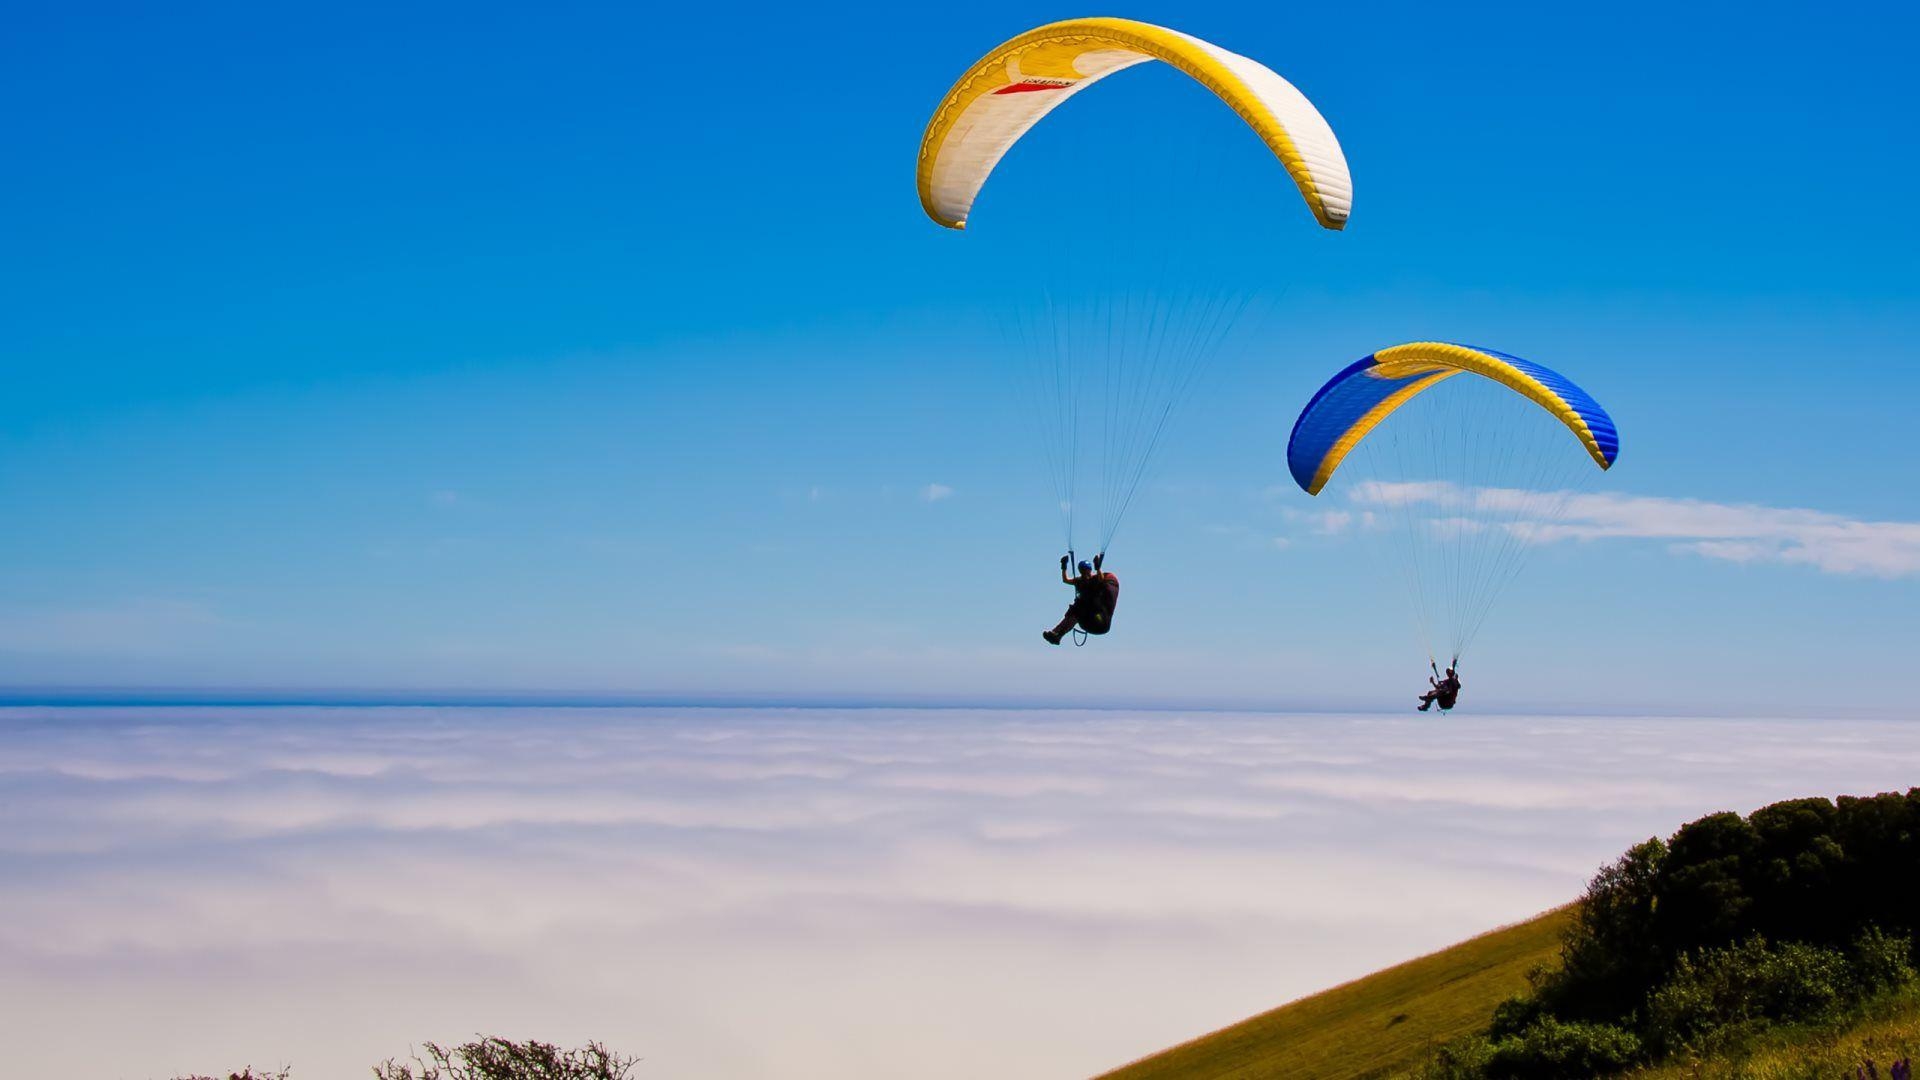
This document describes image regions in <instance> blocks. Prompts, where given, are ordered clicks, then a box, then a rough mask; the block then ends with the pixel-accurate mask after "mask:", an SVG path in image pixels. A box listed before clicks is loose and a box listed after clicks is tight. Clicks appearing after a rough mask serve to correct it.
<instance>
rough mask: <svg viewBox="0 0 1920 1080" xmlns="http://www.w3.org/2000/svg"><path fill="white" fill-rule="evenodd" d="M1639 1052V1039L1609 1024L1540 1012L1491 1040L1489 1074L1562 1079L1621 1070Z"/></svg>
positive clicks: (1498, 1078)
mask: <svg viewBox="0 0 1920 1080" xmlns="http://www.w3.org/2000/svg"><path fill="white" fill-rule="evenodd" d="M1639 1058H1640V1040H1639V1039H1638V1038H1636V1037H1635V1036H1634V1034H1633V1033H1632V1032H1630V1031H1623V1030H1622V1029H1620V1028H1617V1027H1614V1026H1613V1025H1611V1024H1582V1023H1566V1022H1564V1021H1560V1020H1555V1019H1553V1018H1552V1017H1542V1018H1541V1019H1540V1020H1539V1021H1538V1022H1536V1023H1535V1024H1534V1025H1533V1026H1532V1027H1530V1028H1528V1029H1527V1030H1526V1033H1525V1034H1523V1035H1517V1036H1508V1037H1507V1038H1504V1039H1501V1040H1500V1041H1499V1042H1496V1043H1494V1044H1493V1052H1492V1054H1491V1055H1490V1056H1489V1057H1488V1059H1487V1062H1486V1065H1485V1066H1484V1072H1485V1074H1486V1076H1487V1077H1488V1078H1489V1080H1565V1078H1566V1077H1573V1076H1604V1075H1606V1074H1608V1073H1616V1072H1620V1071H1621V1070H1623V1069H1626V1068H1628V1067H1629V1066H1631V1065H1632V1064H1633V1063H1634V1062H1635V1061H1637V1060H1639Z"/></svg>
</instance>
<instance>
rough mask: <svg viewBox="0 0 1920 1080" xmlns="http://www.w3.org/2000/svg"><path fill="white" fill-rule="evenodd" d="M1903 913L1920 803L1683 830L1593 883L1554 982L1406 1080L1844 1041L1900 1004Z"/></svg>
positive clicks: (1513, 1077)
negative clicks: (1839, 1037)
mask: <svg viewBox="0 0 1920 1080" xmlns="http://www.w3.org/2000/svg"><path fill="white" fill-rule="evenodd" d="M1917 898H1920V789H1915V790H1912V791H1909V792H1907V793H1906V794H1905V795H1899V794H1887V795H1879V796H1875V797H1873V798H1866V799H1857V798H1842V799H1840V800H1838V801H1837V802H1830V801H1828V800H1826V799H1797V800H1794V801H1792V802H1783V803H1776V804H1774V805H1773V806H1769V807H1766V808H1764V809H1761V810H1757V811H1755V812H1754V813H1753V814H1752V815H1750V816H1748V817H1745V818H1742V817H1741V816H1740V815H1738V814H1731V813H1722V814H1713V815H1710V816H1708V817H1704V818H1701V819H1700V820H1698V821H1695V822H1693V823H1691V824H1689V825H1686V826H1684V827H1682V828H1681V829H1680V831H1679V832H1677V833H1675V834H1674V835H1673V837H1672V839H1671V840H1669V841H1667V842H1664V843H1663V842H1661V841H1659V840H1648V841H1647V842H1646V843H1644V844H1640V845H1637V846H1636V847H1634V848H1632V849H1631V850H1629V851H1628V852H1627V853H1626V854H1624V855H1622V856H1621V858H1620V859H1619V860H1618V861H1617V862H1615V863H1614V864H1613V865H1611V866H1608V867H1606V868H1604V869H1602V870H1601V871H1600V873H1599V874H1598V875H1597V876H1595V877H1594V879H1593V881H1592V882H1591V883H1589V885H1588V888H1587V893H1586V896H1585V898H1584V900H1583V902H1582V903H1581V904H1579V905H1578V906H1577V907H1576V908H1575V909H1574V916H1573V918H1572V920H1571V921H1570V923H1569V926H1568V929H1567V933H1566V938H1565V941H1564V943H1563V946H1562V949H1561V958H1560V959H1561V963H1560V965H1559V967H1557V968H1555V969H1552V970H1549V971H1545V972H1542V973H1541V974H1540V976H1539V977H1538V978H1537V979H1536V980H1535V981H1534V985H1533V988H1532V990H1531V991H1530V992H1529V993H1527V994H1522V995H1518V996H1516V997H1514V998H1512V999H1510V1000H1508V1001H1506V1002H1503V1003H1502V1004H1501V1005H1500V1006H1499V1007H1498V1008H1496V1009H1495V1010H1494V1015H1493V1018H1492V1020H1491V1021H1490V1022H1489V1024H1488V1026H1487V1027H1486V1029H1485V1030H1484V1031H1482V1032H1480V1033H1477V1034H1475V1035H1472V1036H1468V1037H1465V1038H1461V1039H1457V1040H1455V1041H1454V1042H1453V1043H1452V1044H1451V1045H1449V1046H1448V1047H1446V1048H1445V1049H1444V1050H1442V1051H1441V1052H1439V1053H1437V1054H1435V1055H1434V1056H1433V1058H1432V1059H1431V1060H1430V1061H1429V1062H1428V1063H1427V1065H1426V1066H1425V1069H1424V1073H1425V1075H1426V1076H1427V1077H1430V1078H1432V1080H1533V1078H1547V1077H1568V1076H1606V1075H1610V1074H1616V1073H1621V1072H1624V1071H1626V1070H1627V1069H1629V1068H1630V1067H1632V1066H1634V1065H1635V1064H1639V1063H1647V1062H1661V1061H1671V1060H1686V1061H1690V1062H1693V1063H1694V1064H1696V1065H1698V1064H1700V1063H1701V1062H1703V1061H1704V1060H1707V1059H1711V1058H1714V1057H1716V1056H1717V1057H1720V1058H1739V1057H1741V1056H1743V1055H1750V1054H1751V1053H1753V1052H1755V1049H1754V1048H1756V1047H1761V1046H1772V1047H1774V1049H1775V1050H1776V1051H1777V1050H1779V1049H1780V1048H1781V1047H1782V1046H1786V1045H1790V1044H1792V1042H1793V1039H1792V1038H1791V1035H1792V1033H1794V1032H1800V1033H1802V1034H1805V1033H1808V1032H1819V1031H1828V1032H1833V1031H1841V1030H1846V1029H1848V1028H1849V1027H1850V1026H1851V1025H1854V1024H1857V1023H1860V1022H1862V1021H1864V1019H1865V1018H1867V1017H1869V1016H1871V1015H1873V1011H1874V1009H1875V1008H1876V1007H1878V1006H1880V1005H1883V1004H1885V1003H1886V1002H1889V1001H1898V1000H1904V999H1905V997H1906V996H1908V995H1909V994H1910V991H1911V989H1912V987H1913V984H1914V979H1915V973H1914V949H1913V934H1914V931H1915V929H1916V924H1917V923H1920V903H1916V899H1917ZM1783 1067H1784V1066H1783ZM1902 1069H1903V1071H1904V1069H1905V1066H1904V1064H1903V1065H1902ZM1649 1075H1651V1074H1649ZM1738 1075H1745V1074H1738ZM1863 1075H1864V1074H1863Z"/></svg>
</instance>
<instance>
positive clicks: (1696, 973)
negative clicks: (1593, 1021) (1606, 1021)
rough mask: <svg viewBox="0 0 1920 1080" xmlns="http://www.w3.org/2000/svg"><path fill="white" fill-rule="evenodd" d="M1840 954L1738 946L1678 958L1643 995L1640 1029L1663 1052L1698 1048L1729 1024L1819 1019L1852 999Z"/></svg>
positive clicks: (1754, 941) (1758, 943)
mask: <svg viewBox="0 0 1920 1080" xmlns="http://www.w3.org/2000/svg"><path fill="white" fill-rule="evenodd" d="M1854 987H1855V980H1854V978H1853V970H1852V968H1851V966H1850V965H1849V964H1848V963H1847V958H1846V956H1845V955H1843V954H1842V953H1840V952H1839V951H1837V950H1834V949H1823V948H1820V947H1819V946H1815V945H1806V944H1802V943H1800V942H1787V943H1786V944H1783V945H1769V944H1767V942H1766V940H1765V939H1764V938H1759V937H1752V938H1748V939H1747V940H1746V941H1743V942H1741V943H1740V944H1738V945H1733V946H1729V947H1727V948H1723V949H1708V950H1705V951H1703V952H1700V953H1697V954H1695V955H1692V956H1683V957H1681V958H1680V962H1679V963H1678V964H1677V965H1675V967H1674V972H1673V975H1672V977H1670V978H1669V979H1668V980H1667V981H1666V982H1665V983H1664V984H1662V985H1661V986H1660V987H1659V988H1658V989H1656V990H1655V991H1654V992H1653V993H1652V994H1651V995H1649V996H1648V998H1647V1013H1646V1024H1645V1028H1644V1031H1645V1034H1646V1038H1647V1041H1648V1043H1649V1044H1651V1045H1652V1046H1653V1047H1654V1048H1655V1049H1656V1050H1658V1051H1659V1052H1661V1053H1669V1054H1670V1053H1673V1052H1674V1051H1676V1050H1680V1049H1682V1048H1684V1047H1695V1046H1699V1045H1700V1044H1701V1043H1703V1042H1705V1041H1707V1040H1708V1039H1710V1038H1712V1037H1714V1036H1715V1035H1716V1034H1718V1033H1720V1032H1723V1031H1725V1030H1726V1029H1729V1028H1737V1027H1746V1026H1752V1025H1756V1024H1759V1023H1761V1022H1794V1021H1801V1020H1817V1019H1821V1018H1823V1017H1826V1016H1830V1015H1832V1014H1833V1012H1834V1011H1835V1010H1836V1009H1837V1008H1838V1007H1839V1006H1840V1005H1842V1004H1843V1003H1845V1002H1847V1001H1849V1000H1852V999H1854V998H1855V997H1856V996H1858V995H1856V993H1855V992H1854Z"/></svg>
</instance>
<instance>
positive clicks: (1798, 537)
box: [1322, 481, 1920, 578]
mask: <svg viewBox="0 0 1920 1080" xmlns="http://www.w3.org/2000/svg"><path fill="white" fill-rule="evenodd" d="M1352 498H1353V501H1354V502H1356V503H1359V504H1361V505H1366V506H1379V507H1412V506H1421V507H1426V508H1429V509H1432V510H1435V511H1438V512H1439V514H1440V516H1437V517H1435V518H1432V519H1430V520H1429V522H1428V524H1430V525H1432V526H1434V527H1435V528H1436V529H1437V530H1439V531H1441V532H1446V533H1449V534H1458V533H1459V532H1461V531H1468V530H1470V529H1472V528H1484V527H1485V526H1484V525H1483V524H1480V522H1481V521H1482V520H1483V519H1484V518H1486V517H1492V518H1495V519H1496V520H1497V521H1498V523H1499V525H1500V527H1503V528H1507V529H1510V530H1512V531H1514V532H1516V533H1518V534H1520V535H1521V536H1522V537H1523V538H1524V539H1526V540H1528V541H1530V542H1533V543H1551V542H1554V541H1559V540H1613V539H1639V540H1664V541H1667V542H1669V544H1670V546H1671V547H1672V548H1673V550H1675V551H1678V552H1683V553H1686V554H1691V555H1699V556H1703V557H1705V558H1709V559H1721V560H1725V561H1728V562H1740V563H1753V562H1776V563H1796V564H1802V565H1808V566H1812V567H1815V568H1816V569H1819V570H1821V571H1823V572H1826V573H1831V574H1867V575H1873V576H1877V577H1885V578H1898V577H1910V576H1913V575H1916V574H1920V522H1907V521H1865V520H1861V519H1858V518H1849V517H1843V516H1841V515H1839V514H1831V513H1827V512H1825V511H1822V510H1804V509H1795V508H1783V507H1772V506H1758V505H1755V504H1751V503H1715V502H1707V501H1704V500H1701V499H1672V498H1662V497H1657V496H1647V495H1624V494H1617V493H1613V492H1599V493H1593V494H1573V493H1562V492H1536V491H1519V490H1514V489H1510V488H1463V487H1459V486H1457V485H1454V484H1450V483H1446V482H1443V481H1439V482H1417V483H1389V482H1382V481H1367V482H1365V483H1361V484H1357V485H1355V486H1354V489H1353V495H1352ZM1543 507H1552V508H1553V510H1554V511H1555V513H1554V514H1553V515H1552V516H1551V517H1550V518H1549V519H1547V520H1542V519H1541V518H1539V517H1538V516H1536V515H1537V514H1538V512H1539V510H1540V509H1541V508H1543ZM1474 515H1479V516H1480V517H1479V518H1475V517H1474ZM1344 524H1345V523H1343V525H1342V527H1344ZM1322 531H1329V530H1326V529H1325V528H1324V526H1322Z"/></svg>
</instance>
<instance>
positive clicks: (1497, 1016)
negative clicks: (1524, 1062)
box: [1487, 994, 1546, 1041]
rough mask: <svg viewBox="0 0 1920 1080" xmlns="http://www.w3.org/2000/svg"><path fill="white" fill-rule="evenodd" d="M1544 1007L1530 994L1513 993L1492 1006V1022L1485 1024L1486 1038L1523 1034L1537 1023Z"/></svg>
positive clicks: (1502, 1037)
mask: <svg viewBox="0 0 1920 1080" xmlns="http://www.w3.org/2000/svg"><path fill="white" fill-rule="evenodd" d="M1545 1011H1546V1009H1545V1006H1543V1005H1542V1004H1541V1003H1540V999H1539V998H1538V997H1536V996H1534V995H1532V994H1515V995H1514V996H1513V997H1510V998H1508V999H1507V1000H1505V1001H1503V1002H1501V1003H1500V1004H1498V1005H1495V1006H1494V1007H1493V1022H1492V1023H1491V1024H1488V1025H1487V1038H1489V1039H1493V1040H1496V1041H1497V1040H1500V1039H1504V1038H1507V1037H1509V1036H1513V1035H1523V1034H1525V1033H1526V1030H1527V1029H1528V1028H1530V1027H1532V1026H1533V1025H1534V1024H1536V1023H1538V1022H1539V1020H1540V1017H1541V1016H1542V1015H1543V1014H1544V1013H1545Z"/></svg>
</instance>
